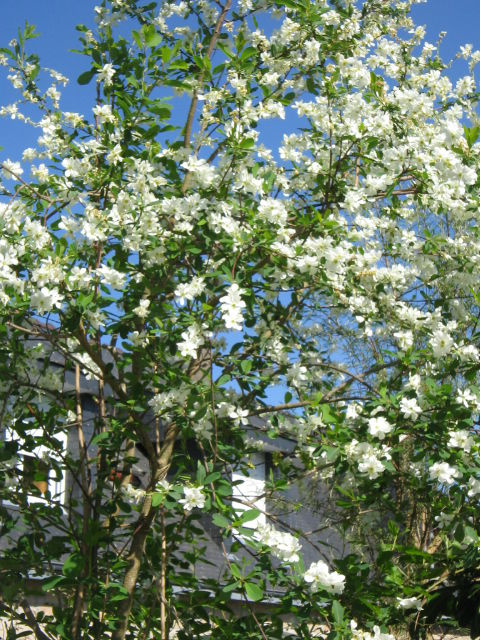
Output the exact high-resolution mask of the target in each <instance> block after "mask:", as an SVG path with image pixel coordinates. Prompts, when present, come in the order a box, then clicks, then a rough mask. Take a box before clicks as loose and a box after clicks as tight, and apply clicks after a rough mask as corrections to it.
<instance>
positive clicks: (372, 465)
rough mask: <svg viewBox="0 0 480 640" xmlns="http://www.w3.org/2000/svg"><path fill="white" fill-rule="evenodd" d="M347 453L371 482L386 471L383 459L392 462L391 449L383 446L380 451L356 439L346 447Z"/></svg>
mask: <svg viewBox="0 0 480 640" xmlns="http://www.w3.org/2000/svg"><path fill="white" fill-rule="evenodd" d="M345 453H346V454H347V456H348V457H349V458H351V459H352V460H354V461H355V462H357V464H358V470H359V471H360V473H363V474H365V475H366V476H367V477H368V479H369V480H375V479H376V478H378V477H379V476H380V475H381V474H382V473H383V472H384V471H385V465H384V464H383V462H382V460H381V458H383V459H384V460H391V455H390V448H389V447H387V446H385V445H382V447H381V449H378V448H377V447H374V446H372V445H371V444H370V443H369V442H358V440H355V439H353V440H352V441H351V442H350V444H349V445H347V446H346V447H345Z"/></svg>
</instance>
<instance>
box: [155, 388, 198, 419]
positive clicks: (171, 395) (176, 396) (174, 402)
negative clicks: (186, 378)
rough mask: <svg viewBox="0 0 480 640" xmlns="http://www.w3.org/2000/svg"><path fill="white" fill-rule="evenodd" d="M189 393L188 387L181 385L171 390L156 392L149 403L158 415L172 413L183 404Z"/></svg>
mask: <svg viewBox="0 0 480 640" xmlns="http://www.w3.org/2000/svg"><path fill="white" fill-rule="evenodd" d="M188 393H189V389H188V387H187V386H185V385H181V386H180V387H179V388H178V389H170V390H169V391H161V392H159V393H156V394H155V395H154V396H153V397H152V398H151V399H150V400H149V401H148V404H149V406H150V407H151V408H152V411H153V413H154V414H155V415H156V416H160V415H164V414H165V413H171V412H173V411H175V409H177V408H178V407H181V406H183V404H184V403H185V400H186V398H187V396H188Z"/></svg>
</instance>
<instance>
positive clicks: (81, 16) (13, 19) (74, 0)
mask: <svg viewBox="0 0 480 640" xmlns="http://www.w3.org/2000/svg"><path fill="white" fill-rule="evenodd" d="M98 3H99V0H4V2H3V3H2V5H3V6H2V18H1V20H0V47H2V46H6V45H7V43H8V42H9V41H10V40H11V39H12V38H13V37H15V36H16V33H17V28H18V26H22V25H23V24H24V23H25V21H26V20H27V21H28V22H29V23H31V24H34V25H36V27H37V30H38V31H39V33H40V34H41V37H40V38H38V39H36V40H34V41H32V42H31V43H30V47H29V49H30V50H31V51H33V52H35V53H38V54H39V55H40V58H41V62H42V64H43V65H44V66H47V67H52V68H54V69H56V70H58V71H60V72H62V73H64V74H65V75H66V76H67V77H69V78H70V80H71V82H70V84H69V85H68V86H67V88H66V89H65V90H64V91H63V93H62V102H61V107H62V109H63V110H64V111H79V112H83V113H85V114H87V113H88V111H89V110H90V109H91V106H92V100H91V99H90V96H91V95H92V94H91V91H92V89H91V87H79V86H78V85H77V83H76V78H77V77H78V76H79V75H80V73H82V71H85V70H87V69H88V68H89V61H88V59H87V58H83V57H82V56H80V55H78V54H75V53H72V52H71V49H74V48H75V47H76V46H77V42H78V40H77V36H78V34H77V32H76V30H75V25H76V24H79V23H83V24H87V25H88V26H91V25H92V24H93V8H94V7H95V5H96V4H98ZM414 18H415V21H416V23H417V24H423V25H425V26H426V27H427V40H429V41H430V42H436V40H437V36H438V34H439V32H441V31H447V33H448V35H447V37H446V38H445V40H444V43H443V44H442V47H441V54H442V57H443V58H450V57H452V56H453V55H454V54H455V52H456V51H458V48H459V46H460V45H461V44H465V43H471V44H472V45H473V46H474V48H479V49H480V0H428V2H427V3H425V4H421V5H418V6H416V7H415V8H414ZM452 75H453V76H455V75H456V72H455V70H453V71H452ZM13 98H14V94H13V93H11V92H10V88H9V83H7V82H6V80H5V79H4V77H2V78H0V105H2V104H8V103H9V102H11V101H12V100H13ZM34 140H35V137H34V136H32V132H31V131H29V132H28V133H27V131H26V130H25V127H24V126H23V125H21V124H20V123H18V122H12V121H10V120H8V121H7V120H2V119H0V147H3V151H0V158H5V157H10V158H11V159H12V160H17V159H19V156H20V154H21V151H22V150H23V148H25V147H26V146H30V145H32V144H33V142H34Z"/></svg>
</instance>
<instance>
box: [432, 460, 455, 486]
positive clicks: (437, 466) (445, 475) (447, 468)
mask: <svg viewBox="0 0 480 640" xmlns="http://www.w3.org/2000/svg"><path fill="white" fill-rule="evenodd" d="M429 474H430V478H431V479H432V480H437V481H438V482H440V483H441V484H447V485H451V484H453V483H454V482H455V479H456V478H458V477H459V476H460V475H461V473H460V471H459V470H458V469H456V468H455V467H452V465H450V464H448V462H435V463H434V464H432V466H431V467H430V469H429Z"/></svg>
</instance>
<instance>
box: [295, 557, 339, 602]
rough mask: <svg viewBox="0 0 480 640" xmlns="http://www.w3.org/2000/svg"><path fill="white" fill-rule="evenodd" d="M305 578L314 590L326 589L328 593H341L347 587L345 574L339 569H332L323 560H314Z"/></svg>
mask: <svg viewBox="0 0 480 640" xmlns="http://www.w3.org/2000/svg"><path fill="white" fill-rule="evenodd" d="M303 579H304V580H305V582H308V584H310V585H311V588H312V589H313V590H314V591H318V590H319V589H324V590H325V591H328V593H332V594H339V593H342V592H343V590H344V588H345V576H343V575H342V574H341V573H338V572H337V571H330V570H329V568H328V565H327V564H326V563H325V562H323V560H319V561H318V562H312V564H311V565H310V567H309V569H307V571H305V573H304V574H303Z"/></svg>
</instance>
